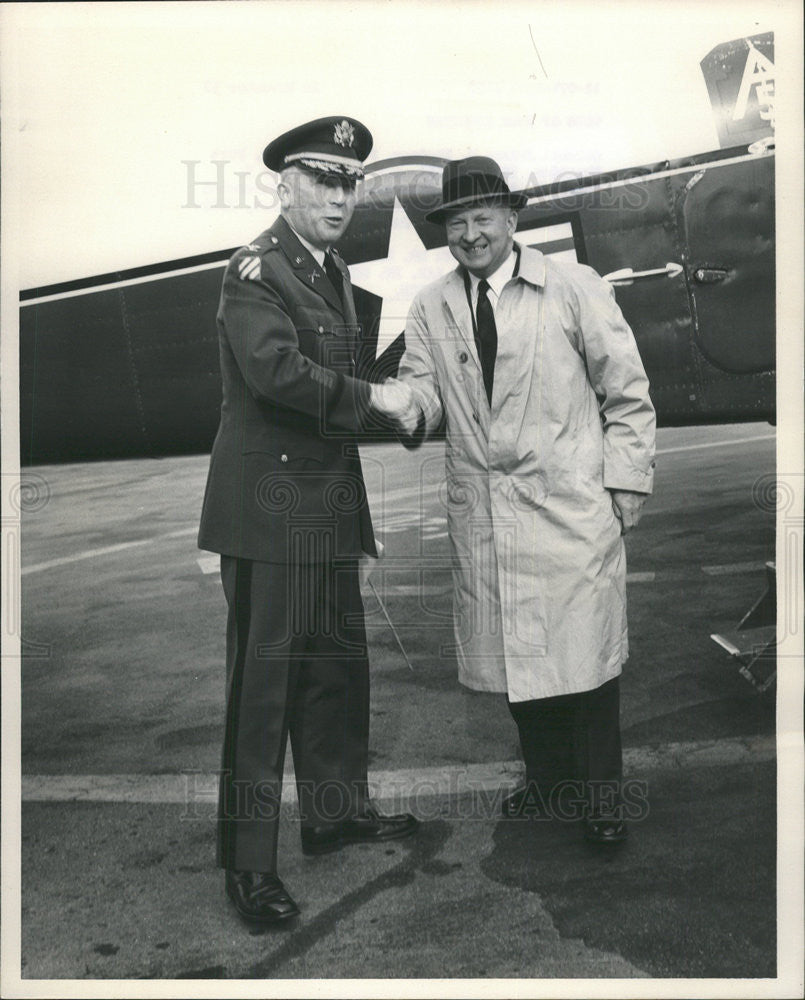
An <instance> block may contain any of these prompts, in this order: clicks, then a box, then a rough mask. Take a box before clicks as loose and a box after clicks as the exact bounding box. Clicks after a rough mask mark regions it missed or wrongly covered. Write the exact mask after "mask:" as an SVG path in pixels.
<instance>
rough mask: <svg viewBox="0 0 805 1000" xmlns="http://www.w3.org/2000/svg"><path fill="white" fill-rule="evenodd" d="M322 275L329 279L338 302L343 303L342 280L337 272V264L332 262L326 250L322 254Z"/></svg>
mask: <svg viewBox="0 0 805 1000" xmlns="http://www.w3.org/2000/svg"><path fill="white" fill-rule="evenodd" d="M324 273H325V274H326V275H327V277H328V278H329V281H330V284H331V285H332V286H333V288H334V289H335V293H336V295H337V296H338V301H339V302H341V303H342V305H343V302H344V279H343V276H342V274H341V271H340V270H339V267H338V264H336V262H335V261H334V260H333V255H332V254H331V253H330V251H329V250H327V251H326V252H325V254H324Z"/></svg>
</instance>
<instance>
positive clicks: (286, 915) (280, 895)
mask: <svg viewBox="0 0 805 1000" xmlns="http://www.w3.org/2000/svg"><path fill="white" fill-rule="evenodd" d="M226 894H227V896H229V898H230V899H231V900H232V902H233V903H234V905H235V909H236V910H237V911H238V913H239V914H240V915H241V917H243V919H244V920H248V921H249V922H250V923H256V924H278V923H281V922H282V921H283V920H290V918H291V917H295V916H297V915H298V913H299V907H298V906H297V905H296V903H295V902H294V901H293V899H291V897H290V896H289V895H288V892H287V890H286V889H285V886H284V885H283V884H282V882H280V880H279V879H278V878H277V876H276V875H269V874H268V873H266V872H237V871H232V870H230V869H227V873H226Z"/></svg>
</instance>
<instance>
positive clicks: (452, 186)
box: [425, 156, 528, 223]
mask: <svg viewBox="0 0 805 1000" xmlns="http://www.w3.org/2000/svg"><path fill="white" fill-rule="evenodd" d="M527 201H528V198H527V197H526V196H525V195H524V194H512V193H511V191H510V190H509V185H508V184H507V183H506V181H505V180H504V179H503V173H502V172H501V169H500V167H499V166H498V165H497V163H495V161H494V160H492V159H490V158H489V157H488V156H467V157H465V158H464V159H463V160H450V162H449V163H447V164H445V168H444V171H443V172H442V204H441V205H439V207H438V208H434V209H433V210H432V211H430V212H428V213H427V214H426V215H425V218H426V219H427V221H428V222H437V223H440V222H444V220H445V217H446V216H447V214H448V213H449V212H453V211H456V210H458V209H462V208H468V207H469V206H470V205H474V204H477V203H482V204H487V205H490V204H493V205H507V206H508V207H509V208H522V207H523V206H524V205H525V203H526V202H527Z"/></svg>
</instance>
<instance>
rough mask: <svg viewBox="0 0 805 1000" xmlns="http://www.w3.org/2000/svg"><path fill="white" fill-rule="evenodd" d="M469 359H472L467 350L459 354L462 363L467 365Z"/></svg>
mask: <svg viewBox="0 0 805 1000" xmlns="http://www.w3.org/2000/svg"><path fill="white" fill-rule="evenodd" d="M469 359H470V356H469V354H467V352H466V351H462V352H461V354H459V356H458V360H459V361H460V362H461V363H462V365H466V363H467V362H468V361H469Z"/></svg>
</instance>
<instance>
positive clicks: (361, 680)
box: [199, 117, 417, 924]
mask: <svg viewBox="0 0 805 1000" xmlns="http://www.w3.org/2000/svg"><path fill="white" fill-rule="evenodd" d="M371 145H372V137H371V135H370V134H369V131H368V129H366V127H365V126H364V125H362V124H361V123H360V122H357V121H355V120H354V119H351V118H341V117H337V118H323V119H317V120H316V121H314V122H308V123H306V124H305V125H301V126H299V127H298V128H295V129H292V130H291V131H290V132H287V133H285V134H283V135H281V136H280V137H279V138H277V139H275V140H274V141H273V142H271V143H270V144H269V145H268V146H267V147H266V149H265V152H264V154H263V160H264V162H265V164H266V166H267V167H269V168H270V169H272V170H275V171H277V172H278V173H279V175H280V184H279V186H278V193H279V196H280V201H281V206H282V208H281V215H280V218H279V219H278V220H277V221H276V222H275V223H274V225H273V226H271V228H270V229H267V230H266V231H265V232H264V233H262V234H261V235H260V236H258V237H257V238H256V239H255V240H254V242H253V243H250V244H249V245H248V246H245V247H242V248H241V249H240V250H238V251H237V252H236V253H235V254H234V256H233V257H232V259H231V260H230V262H229V266H228V267H227V270H226V274H225V276H224V282H223V288H222V292H221V301H220V307H219V310H218V335H219V347H220V359H221V376H222V380H223V402H222V406H221V423H220V426H219V429H218V434H217V436H216V439H215V443H214V445H213V449H212V455H211V458H210V470H209V476H208V479H207V487H206V492H205V496H204V506H203V510H202V515H201V528H200V531H199V546H200V547H201V548H203V549H208V550H210V551H212V552H219V553H221V578H222V582H223V586H224V592H225V594H226V599H227V603H228V606H229V617H228V623H227V643H226V655H227V705H226V727H225V735H224V747H223V757H222V770H221V779H220V794H219V807H218V863H219V865H220V866H221V867H222V868H225V869H226V882H225V884H226V891H227V894H228V895H229V897H230V898H231V900H232V902H233V903H234V906H235V908H236V910H237V912H238V913H239V914H240V915H241V916H242V917H243V918H244V919H246V920H248V921H251V922H256V923H261V924H276V923H278V922H282V921H285V920H288V919H289V918H291V917H294V916H296V914H297V913H298V912H299V911H298V908H297V906H296V903H295V902H294V900H293V899H292V898H291V896H290V895H289V893H288V892H287V890H286V889H285V887H284V885H283V884H282V882H281V881H280V879H279V877H278V876H277V835H278V827H279V806H280V800H281V795H282V774H283V762H284V758H285V746H286V742H287V738H288V734H289V733H290V738H291V745H292V749H293V758H294V771H295V775H296V782H297V791H298V798H299V807H300V816H301V837H302V850H303V851H304V853H305V854H324V853H328V852H330V851H335V850H338V849H340V848H341V847H343V846H345V845H346V844H352V843H356V842H363V843H374V842H382V841H386V840H390V839H398V838H401V837H407V836H409V835H410V834H412V833H413V832H414V831H415V829H416V827H417V821H416V820H415V819H414V817H413V816H410V815H408V814H403V815H399V816H382V815H380V814H379V813H378V812H377V811H376V810H375V809H374V808H373V807H372V805H371V803H370V802H369V799H368V790H367V758H368V738H369V667H368V661H367V653H366V634H365V630H364V620H363V604H362V602H361V594H360V588H359V578H358V561H359V559H360V558H361V557H363V556H364V555H367V556H373V555H375V554H376V548H375V540H374V535H373V532H372V523H371V519H370V516H369V508H368V505H367V501H366V490H365V487H364V481H363V475H362V472H361V462H360V458H359V456H358V449H357V440H358V436H359V434H360V433H361V432H362V431H363V430H365V427H366V423H367V418H368V415H369V413H370V411H376V412H380V413H383V414H384V415H385V416H386V417H390V416H393V415H394V413H395V412H396V411H395V406H396V405H398V404H397V403H395V398H396V397H395V393H396V394H397V395H399V393H400V392H401V389H400V387H395V386H394V385H393V384H391V385H382V386H381V385H370V384H369V383H368V382H366V381H363V380H362V379H360V378H358V377H357V372H356V368H355V358H356V354H357V347H358V344H357V339H358V337H359V329H358V327H357V324H356V317H355V306H354V303H353V298H352V289H351V286H350V281H349V272H348V270H347V267H346V265H345V264H344V262H343V261H342V260H341V258H340V257H339V256H338V254H337V253H336V252H335V251H334V250H333V249H332V247H331V244H332V243H334V242H335V241H336V240H338V239H339V238H340V237H341V236H342V235H343V233H344V231H345V230H346V228H347V225H348V224H349V221H350V218H351V216H352V213H353V210H354V207H355V198H356V194H355V186H356V183H357V181H358V179H359V178H361V177H362V176H363V170H362V166H361V165H362V162H363V160H364V159H365V158H366V156H367V155H368V153H369V151H370V149H371Z"/></svg>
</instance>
